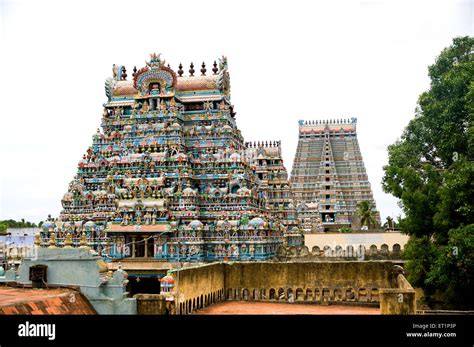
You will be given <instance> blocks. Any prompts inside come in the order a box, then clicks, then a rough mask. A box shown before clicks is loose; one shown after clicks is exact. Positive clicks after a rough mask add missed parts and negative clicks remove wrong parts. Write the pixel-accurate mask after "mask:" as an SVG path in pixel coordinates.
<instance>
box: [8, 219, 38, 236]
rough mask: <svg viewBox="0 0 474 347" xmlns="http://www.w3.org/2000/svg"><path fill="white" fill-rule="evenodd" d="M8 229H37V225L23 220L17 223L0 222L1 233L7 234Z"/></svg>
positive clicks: (10, 221) (11, 220) (9, 221)
mask: <svg viewBox="0 0 474 347" xmlns="http://www.w3.org/2000/svg"><path fill="white" fill-rule="evenodd" d="M8 228H36V224H35V223H31V222H25V219H23V218H22V219H21V221H15V220H13V219H8V220H0V233H5V232H6V231H7V229H8Z"/></svg>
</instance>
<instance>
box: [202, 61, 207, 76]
mask: <svg viewBox="0 0 474 347" xmlns="http://www.w3.org/2000/svg"><path fill="white" fill-rule="evenodd" d="M206 71H207V70H206V64H205V63H204V62H202V65H201V76H206Z"/></svg>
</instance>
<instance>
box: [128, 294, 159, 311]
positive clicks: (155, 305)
mask: <svg viewBox="0 0 474 347" xmlns="http://www.w3.org/2000/svg"><path fill="white" fill-rule="evenodd" d="M133 297H134V298H135V299H137V314H152V315H153V314H158V315H164V314H166V302H165V297H164V296H163V295H160V294H135V295H134V296H133Z"/></svg>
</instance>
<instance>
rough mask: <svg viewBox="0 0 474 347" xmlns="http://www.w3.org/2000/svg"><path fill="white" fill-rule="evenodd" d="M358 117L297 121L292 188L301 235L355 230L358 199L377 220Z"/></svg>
mask: <svg viewBox="0 0 474 347" xmlns="http://www.w3.org/2000/svg"><path fill="white" fill-rule="evenodd" d="M356 125H357V119H356V118H351V119H334V120H323V121H320V120H318V121H299V140H298V147H297V150H296V156H295V160H294V162H293V168H292V171H291V179H290V182H291V190H292V192H293V197H294V199H295V202H296V207H297V213H298V219H299V220H300V222H301V228H302V229H303V230H304V232H305V233H314V232H324V231H336V230H339V229H341V228H344V227H346V228H347V227H352V228H355V229H356V228H359V227H360V225H359V224H360V223H359V221H358V217H357V215H356V207H357V203H358V202H359V201H362V200H368V201H370V203H371V205H372V208H373V212H374V214H375V216H376V220H377V221H378V223H380V216H379V213H378V212H377V211H376V207H375V201H374V198H373V195H372V190H371V187H370V183H369V180H368V177H367V173H366V170H365V166H364V162H363V159H362V155H361V152H360V148H359V143H358V140H357V132H356Z"/></svg>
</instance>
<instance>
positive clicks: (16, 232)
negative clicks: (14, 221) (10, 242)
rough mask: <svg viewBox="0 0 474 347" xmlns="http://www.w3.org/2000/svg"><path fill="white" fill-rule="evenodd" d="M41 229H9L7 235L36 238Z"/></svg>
mask: <svg viewBox="0 0 474 347" xmlns="http://www.w3.org/2000/svg"><path fill="white" fill-rule="evenodd" d="M40 231H41V228H8V229H7V231H6V233H7V235H8V234H9V235H10V236H35V235H36V234H38V233H39V232H40Z"/></svg>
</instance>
